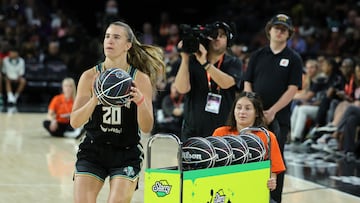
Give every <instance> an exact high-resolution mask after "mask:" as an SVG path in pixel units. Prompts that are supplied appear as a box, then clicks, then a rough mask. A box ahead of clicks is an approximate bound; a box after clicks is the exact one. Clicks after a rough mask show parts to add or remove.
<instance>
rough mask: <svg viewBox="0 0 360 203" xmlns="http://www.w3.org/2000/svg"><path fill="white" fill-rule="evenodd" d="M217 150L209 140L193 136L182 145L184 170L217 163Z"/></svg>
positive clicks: (206, 166)
mask: <svg viewBox="0 0 360 203" xmlns="http://www.w3.org/2000/svg"><path fill="white" fill-rule="evenodd" d="M215 160H216V152H215V149H214V146H213V145H212V144H211V142H210V141H209V140H207V139H206V138H203V137H191V138H189V139H187V140H186V141H185V142H184V143H183V146H182V165H183V170H185V171H186V170H195V169H205V168H211V167H213V166H214V165H215Z"/></svg>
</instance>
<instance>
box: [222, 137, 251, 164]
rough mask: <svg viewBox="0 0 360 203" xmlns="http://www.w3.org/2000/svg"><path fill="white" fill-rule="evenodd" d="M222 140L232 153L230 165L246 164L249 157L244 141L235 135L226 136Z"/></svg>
mask: <svg viewBox="0 0 360 203" xmlns="http://www.w3.org/2000/svg"><path fill="white" fill-rule="evenodd" d="M223 138H224V139H225V140H226V141H227V142H228V143H229V144H230V146H231V149H232V151H233V157H232V161H231V165H235V164H244V163H246V162H247V161H248V156H249V149H248V146H247V144H246V141H245V140H243V139H242V138H240V137H239V136H237V135H226V136H223Z"/></svg>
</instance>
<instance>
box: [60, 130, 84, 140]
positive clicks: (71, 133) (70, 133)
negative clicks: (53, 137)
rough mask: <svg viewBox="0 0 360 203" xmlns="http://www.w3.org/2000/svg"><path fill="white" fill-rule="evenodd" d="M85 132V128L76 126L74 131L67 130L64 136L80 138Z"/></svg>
mask: <svg viewBox="0 0 360 203" xmlns="http://www.w3.org/2000/svg"><path fill="white" fill-rule="evenodd" d="M83 133H84V130H83V128H76V129H74V130H73V131H65V132H64V137H68V138H75V139H78V138H79V137H80V136H81V135H82V134H83Z"/></svg>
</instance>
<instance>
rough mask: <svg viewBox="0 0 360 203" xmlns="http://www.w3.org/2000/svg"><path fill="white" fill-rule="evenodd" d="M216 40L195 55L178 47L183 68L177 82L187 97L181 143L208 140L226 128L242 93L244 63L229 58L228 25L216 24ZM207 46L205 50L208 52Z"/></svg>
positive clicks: (209, 39) (179, 88)
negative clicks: (220, 129)
mask: <svg viewBox="0 0 360 203" xmlns="http://www.w3.org/2000/svg"><path fill="white" fill-rule="evenodd" d="M210 27H211V28H212V33H215V34H212V36H213V37H210V36H205V37H206V40H207V41H206V42H205V43H204V42H200V43H199V47H198V50H197V51H195V52H194V53H189V52H188V51H186V50H185V51H184V49H183V48H184V47H183V45H184V39H182V40H181V41H180V42H179V43H178V48H179V50H180V56H181V59H179V60H180V65H179V67H178V72H177V75H176V78H175V85H176V88H177V89H178V91H179V93H181V94H185V98H184V119H183V125H182V132H181V139H182V141H185V140H187V139H188V138H189V137H207V136H210V135H212V132H213V131H214V129H216V128H217V127H219V126H222V125H224V124H225V122H226V119H227V117H228V114H229V112H230V110H231V105H232V103H233V101H234V99H235V94H236V93H237V92H238V91H241V90H242V84H241V80H242V62H241V60H240V59H239V58H237V57H235V56H232V55H229V54H227V48H229V47H230V45H231V44H230V43H231V40H232V39H233V33H232V30H231V28H230V26H229V25H227V24H226V23H224V22H215V23H213V24H211V26H210ZM205 46H206V48H205Z"/></svg>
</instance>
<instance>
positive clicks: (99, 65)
mask: <svg viewBox="0 0 360 203" xmlns="http://www.w3.org/2000/svg"><path fill="white" fill-rule="evenodd" d="M102 67H103V63H99V64H97V65H96V67H95V68H96V71H97V72H99V73H101V71H102Z"/></svg>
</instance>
